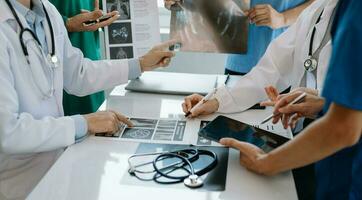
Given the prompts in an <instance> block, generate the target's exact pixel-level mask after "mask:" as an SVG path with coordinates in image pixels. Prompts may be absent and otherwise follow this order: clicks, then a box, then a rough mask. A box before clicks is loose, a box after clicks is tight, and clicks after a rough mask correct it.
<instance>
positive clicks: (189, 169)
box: [128, 148, 217, 188]
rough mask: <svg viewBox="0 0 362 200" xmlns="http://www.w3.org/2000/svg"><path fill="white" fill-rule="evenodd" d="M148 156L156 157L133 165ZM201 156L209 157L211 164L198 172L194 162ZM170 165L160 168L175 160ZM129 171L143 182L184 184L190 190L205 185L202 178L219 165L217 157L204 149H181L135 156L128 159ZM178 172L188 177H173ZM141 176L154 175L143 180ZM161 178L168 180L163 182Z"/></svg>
mask: <svg viewBox="0 0 362 200" xmlns="http://www.w3.org/2000/svg"><path fill="white" fill-rule="evenodd" d="M147 156H156V158H154V159H153V160H152V161H148V162H145V163H141V164H138V165H132V159H135V158H137V157H138V158H142V157H147ZM200 156H208V157H210V158H211V160H212V161H211V162H210V163H209V164H208V165H206V166H205V167H204V168H202V169H200V170H198V171H196V170H195V168H194V166H193V164H192V163H193V162H196V161H197V160H198V159H199V158H200ZM175 159H178V160H177V161H173V162H172V163H170V164H167V165H165V166H162V167H160V166H159V163H160V162H161V161H162V162H166V160H175ZM128 164H129V170H128V173H129V174H130V175H132V176H135V177H136V178H138V179H140V180H142V181H155V182H156V183H159V184H175V183H181V182H183V183H184V185H185V186H187V187H190V188H198V187H201V186H202V185H203V180H202V178H201V177H200V176H202V175H204V174H206V173H208V172H210V171H211V170H213V169H214V168H215V167H216V165H217V155H216V154H215V153H214V152H212V151H209V150H203V149H194V148H189V149H181V150H175V151H165V152H153V153H144V154H134V155H132V156H131V157H129V158H128ZM148 165H151V166H152V168H151V169H145V170H142V169H141V168H142V167H146V166H148ZM176 170H182V171H184V172H186V175H172V173H173V172H175V171H176ZM141 174H152V177H151V178H142V177H141V176H140V175H141ZM161 178H164V179H167V180H168V181H163V180H161Z"/></svg>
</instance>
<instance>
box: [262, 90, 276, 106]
mask: <svg viewBox="0 0 362 200" xmlns="http://www.w3.org/2000/svg"><path fill="white" fill-rule="evenodd" d="M264 90H265V93H266V94H267V95H268V98H269V101H263V102H261V103H260V106H275V103H276V101H277V98H278V96H279V91H278V89H277V88H275V87H274V86H268V87H265V88H264Z"/></svg>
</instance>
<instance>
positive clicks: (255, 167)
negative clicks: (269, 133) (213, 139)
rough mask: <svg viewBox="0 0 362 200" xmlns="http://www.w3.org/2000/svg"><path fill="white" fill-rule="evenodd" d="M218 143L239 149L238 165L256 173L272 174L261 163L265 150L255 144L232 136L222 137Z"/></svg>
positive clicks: (264, 156)
mask: <svg viewBox="0 0 362 200" xmlns="http://www.w3.org/2000/svg"><path fill="white" fill-rule="evenodd" d="M220 144H222V145H224V146H227V147H231V148H234V149H236V150H239V151H240V165H242V166H244V167H245V168H247V169H248V170H250V171H252V172H255V173H258V174H263V175H273V173H272V172H270V171H269V170H267V167H268V165H265V164H263V159H264V158H266V154H265V152H264V151H263V150H261V149H260V148H258V147H257V146H255V145H252V144H249V143H246V142H240V141H238V140H236V139H233V138H223V139H221V140H220Z"/></svg>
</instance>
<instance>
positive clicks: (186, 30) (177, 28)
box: [165, 0, 250, 54]
mask: <svg viewBox="0 0 362 200" xmlns="http://www.w3.org/2000/svg"><path fill="white" fill-rule="evenodd" d="M165 6H166V7H167V8H169V9H170V10H171V12H172V14H171V25H170V27H171V30H170V37H171V38H172V39H178V40H180V41H181V43H180V44H179V46H178V49H176V50H180V51H196V52H216V53H233V54H245V53H247V41H248V40H247V39H248V25H249V20H248V17H247V16H246V15H245V12H244V11H247V10H248V9H249V6H250V0H213V1H212V3H210V1H209V0H165Z"/></svg>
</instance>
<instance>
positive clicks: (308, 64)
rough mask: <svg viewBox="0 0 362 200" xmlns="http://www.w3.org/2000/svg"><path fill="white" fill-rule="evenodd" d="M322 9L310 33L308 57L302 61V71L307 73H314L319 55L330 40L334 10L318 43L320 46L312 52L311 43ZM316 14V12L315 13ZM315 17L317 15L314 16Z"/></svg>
mask: <svg viewBox="0 0 362 200" xmlns="http://www.w3.org/2000/svg"><path fill="white" fill-rule="evenodd" d="M323 12H324V9H323V10H322V11H321V13H320V15H319V17H318V18H317V21H316V22H315V25H314V28H313V31H312V35H311V39H310V43H309V53H308V57H307V59H306V60H305V61H304V69H305V70H306V71H307V72H310V73H312V72H314V71H315V70H316V69H317V68H318V60H319V54H320V53H321V51H322V49H323V47H324V46H325V45H326V44H327V43H328V41H329V40H330V39H331V33H330V32H331V29H332V24H333V19H334V16H335V14H336V8H335V9H334V10H333V13H332V15H331V18H330V20H329V22H328V26H327V29H326V32H325V34H324V36H323V39H322V41H321V43H320V45H319V46H318V48H317V49H316V50H315V51H314V52H313V43H314V37H315V33H316V31H317V28H316V25H317V24H318V23H319V22H320V20H321V18H322V15H323ZM316 14H318V12H317V13H316ZM316 16H317V15H316Z"/></svg>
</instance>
